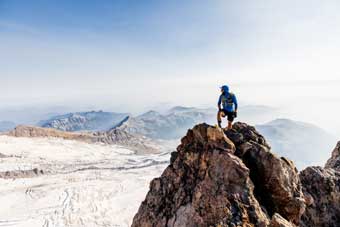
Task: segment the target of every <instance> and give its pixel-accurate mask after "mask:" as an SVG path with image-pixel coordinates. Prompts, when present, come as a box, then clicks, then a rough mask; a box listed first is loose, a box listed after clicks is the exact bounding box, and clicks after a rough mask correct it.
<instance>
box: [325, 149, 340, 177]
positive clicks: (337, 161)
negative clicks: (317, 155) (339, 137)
mask: <svg viewBox="0 0 340 227" xmlns="http://www.w3.org/2000/svg"><path fill="white" fill-rule="evenodd" d="M325 168H332V169H335V170H338V171H340V142H338V144H337V145H336V147H335V149H334V150H333V152H332V157H331V158H330V159H328V161H327V163H326V165H325Z"/></svg>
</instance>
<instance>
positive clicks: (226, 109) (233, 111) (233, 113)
mask: <svg viewBox="0 0 340 227" xmlns="http://www.w3.org/2000/svg"><path fill="white" fill-rule="evenodd" d="M221 93H222V94H221V95H220V97H219V99H218V103H217V106H218V113H217V122H218V126H219V127H220V128H222V127H221V123H222V117H226V116H227V119H228V129H231V128H232V123H233V121H234V119H235V118H236V117H237V107H238V105H237V99H236V96H235V95H234V94H233V93H231V92H229V87H228V86H227V85H223V86H222V87H221ZM221 104H222V108H221Z"/></svg>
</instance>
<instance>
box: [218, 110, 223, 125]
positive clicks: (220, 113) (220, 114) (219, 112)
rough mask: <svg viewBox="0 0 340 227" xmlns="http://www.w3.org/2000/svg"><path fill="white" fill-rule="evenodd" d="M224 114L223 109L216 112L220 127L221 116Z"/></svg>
mask: <svg viewBox="0 0 340 227" xmlns="http://www.w3.org/2000/svg"><path fill="white" fill-rule="evenodd" d="M223 116H224V113H223V111H221V110H219V111H218V112H217V123H218V126H219V127H220V128H221V123H222V117H223Z"/></svg>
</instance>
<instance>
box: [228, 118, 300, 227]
mask: <svg viewBox="0 0 340 227" xmlns="http://www.w3.org/2000/svg"><path fill="white" fill-rule="evenodd" d="M226 134H227V135H228V137H229V138H230V139H231V140H232V141H233V142H234V143H235V144H236V152H235V154H237V155H238V156H239V157H240V158H242V159H243V162H244V163H245V165H246V166H247V167H248V168H249V169H250V178H251V180H252V181H253V183H254V184H255V196H256V198H257V199H258V201H259V202H260V204H261V205H263V206H264V207H265V209H266V211H267V212H268V214H269V215H270V216H272V215H273V214H274V213H279V214H280V215H281V216H282V217H284V218H285V219H287V220H289V221H291V222H293V223H295V224H298V223H299V220H300V217H301V215H302V214H303V212H304V209H305V200H304V196H303V193H302V190H301V184H300V180H299V176H298V171H297V169H296V168H295V166H294V164H293V162H292V161H290V160H288V159H286V158H283V157H282V158H279V157H277V156H276V155H275V154H273V153H271V152H270V146H269V145H268V144H267V142H266V141H265V139H264V137H263V136H261V135H260V134H259V133H258V132H257V131H256V130H255V128H254V127H251V126H248V125H247V124H244V123H236V124H235V125H234V126H233V130H229V131H227V132H226ZM234 138H237V139H234Z"/></svg>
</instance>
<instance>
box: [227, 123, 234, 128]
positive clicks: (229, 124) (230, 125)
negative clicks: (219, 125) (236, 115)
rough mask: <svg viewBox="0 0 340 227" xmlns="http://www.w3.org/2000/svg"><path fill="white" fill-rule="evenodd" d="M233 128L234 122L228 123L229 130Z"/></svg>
mask: <svg viewBox="0 0 340 227" xmlns="http://www.w3.org/2000/svg"><path fill="white" fill-rule="evenodd" d="M232 128H233V122H232V121H228V129H232Z"/></svg>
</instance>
